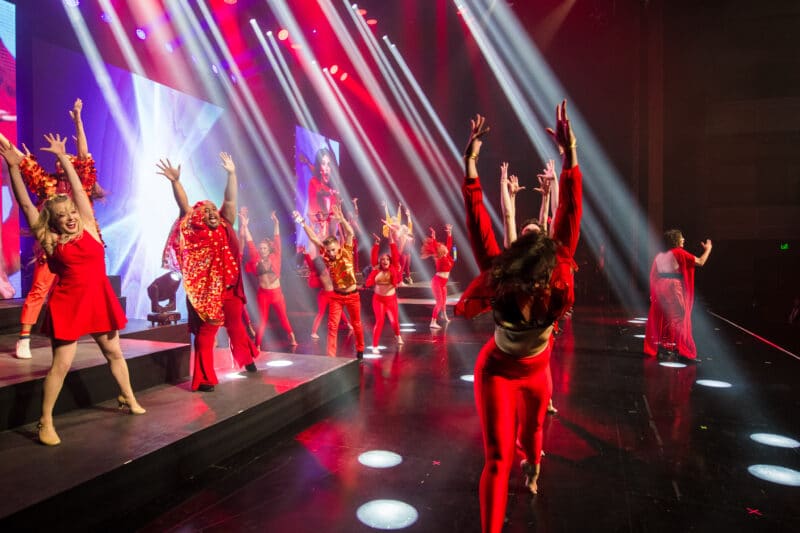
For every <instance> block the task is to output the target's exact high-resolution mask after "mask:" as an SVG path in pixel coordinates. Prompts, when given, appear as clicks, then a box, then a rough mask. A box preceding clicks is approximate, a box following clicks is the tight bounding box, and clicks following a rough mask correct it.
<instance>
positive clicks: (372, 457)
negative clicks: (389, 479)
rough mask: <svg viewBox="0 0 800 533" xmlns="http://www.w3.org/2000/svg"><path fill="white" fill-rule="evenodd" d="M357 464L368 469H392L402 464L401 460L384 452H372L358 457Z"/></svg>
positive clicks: (399, 457)
mask: <svg viewBox="0 0 800 533" xmlns="http://www.w3.org/2000/svg"><path fill="white" fill-rule="evenodd" d="M358 462H359V463H361V464H362V465H364V466H369V467H370V468H392V467H393V466H397V465H399V464H400V463H402V462H403V458H402V457H401V456H400V455H398V454H396V453H394V452H389V451H386V450H372V451H369V452H364V453H362V454H361V455H359V456H358Z"/></svg>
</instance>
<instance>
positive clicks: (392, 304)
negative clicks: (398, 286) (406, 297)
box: [372, 292, 400, 346]
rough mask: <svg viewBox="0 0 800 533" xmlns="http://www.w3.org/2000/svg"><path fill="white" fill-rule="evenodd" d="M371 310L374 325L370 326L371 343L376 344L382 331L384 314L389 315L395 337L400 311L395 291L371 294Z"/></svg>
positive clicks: (398, 325)
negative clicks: (388, 294) (389, 293)
mask: <svg viewBox="0 0 800 533" xmlns="http://www.w3.org/2000/svg"><path fill="white" fill-rule="evenodd" d="M372 312H373V313H375V327H373V328H372V345H373V346H378V339H380V338H381V331H383V319H384V316H388V317H389V324H390V325H391V326H392V331H394V335H395V337H396V336H398V335H400V321H399V320H398V316H399V315H400V312H399V311H398V306H397V293H396V292H395V293H394V294H392V295H391V296H381V295H380V294H377V293H376V294H373V295H372Z"/></svg>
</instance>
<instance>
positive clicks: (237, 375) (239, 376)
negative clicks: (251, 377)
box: [225, 371, 247, 379]
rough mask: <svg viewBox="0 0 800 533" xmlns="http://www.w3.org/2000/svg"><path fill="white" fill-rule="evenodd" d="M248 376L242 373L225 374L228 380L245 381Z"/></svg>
mask: <svg viewBox="0 0 800 533" xmlns="http://www.w3.org/2000/svg"><path fill="white" fill-rule="evenodd" d="M246 377H247V376H246V375H244V374H243V373H242V372H241V371H238V372H228V373H227V374H225V378H227V379H245V378H246Z"/></svg>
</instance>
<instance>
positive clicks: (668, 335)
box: [644, 248, 697, 359]
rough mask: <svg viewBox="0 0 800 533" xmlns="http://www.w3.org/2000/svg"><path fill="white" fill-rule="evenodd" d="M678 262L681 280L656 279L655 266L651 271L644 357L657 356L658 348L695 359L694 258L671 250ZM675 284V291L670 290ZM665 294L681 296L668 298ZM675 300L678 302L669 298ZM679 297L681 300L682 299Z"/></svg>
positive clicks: (682, 250) (679, 250)
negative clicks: (693, 331)
mask: <svg viewBox="0 0 800 533" xmlns="http://www.w3.org/2000/svg"><path fill="white" fill-rule="evenodd" d="M670 252H672V255H674V256H675V260H676V261H677V262H678V274H680V276H681V278H680V279H670V278H662V277H660V276H659V275H658V269H657V268H656V262H655V261H653V266H652V268H650V312H649V313H648V315H647V328H646V329H645V337H644V353H646V354H647V355H656V354H657V353H658V345H659V344H666V345H668V346H667V348H668V349H671V348H672V347H673V346H674V348H675V349H676V350H677V351H678V353H679V354H681V355H683V356H684V357H688V358H690V359H696V358H697V348H696V347H695V344H694V338H692V307H693V305H694V267H695V257H694V256H693V255H692V254H690V253H689V252H687V251H686V250H684V249H683V248H673V249H672V250H670ZM675 284H678V287H674V288H670V286H671V285H675ZM667 291H673V292H680V291H682V292H683V294H682V295H680V294H675V295H668V294H665V293H666V292H667ZM670 296H677V297H678V298H677V299H676V298H670ZM681 296H682V298H681ZM669 300H675V301H680V300H682V301H683V305H677V306H675V305H669V306H666V305H665V302H667V301H669Z"/></svg>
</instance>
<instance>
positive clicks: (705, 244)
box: [700, 239, 713, 250]
mask: <svg viewBox="0 0 800 533" xmlns="http://www.w3.org/2000/svg"><path fill="white" fill-rule="evenodd" d="M700 246H702V247H703V250H711V248H712V247H713V245H712V244H711V239H706V240H705V241H703V242H701V243H700Z"/></svg>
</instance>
